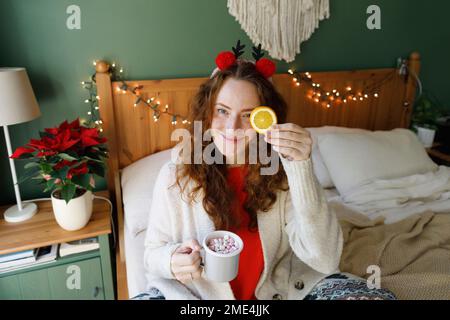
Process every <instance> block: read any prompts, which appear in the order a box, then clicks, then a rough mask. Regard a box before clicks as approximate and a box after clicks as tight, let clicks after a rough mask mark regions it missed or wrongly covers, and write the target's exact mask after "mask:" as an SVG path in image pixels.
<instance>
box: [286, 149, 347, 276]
mask: <svg viewBox="0 0 450 320" xmlns="http://www.w3.org/2000/svg"><path fill="white" fill-rule="evenodd" d="M281 162H282V164H283V167H284V169H285V172H286V175H287V177H288V183H289V194H288V196H287V199H286V206H285V218H286V226H285V232H286V233H287V235H288V238H289V243H290V245H291V247H292V250H293V251H294V253H295V254H296V256H297V257H298V258H299V259H300V260H302V261H303V262H304V263H306V264H307V265H309V266H310V267H311V268H313V269H315V270H317V271H319V272H321V273H325V274H329V273H332V272H335V271H336V270H338V266H339V261H340V257H341V253H342V247H343V236H342V230H341V227H340V225H339V222H338V220H337V218H336V215H335V214H334V212H333V211H332V210H330V209H329V207H328V204H327V201H326V197H325V194H324V191H323V189H322V187H321V186H320V185H319V183H318V181H317V178H316V176H315V175H314V171H313V165H312V160H311V158H309V159H307V160H303V161H289V160H287V159H285V158H283V157H281Z"/></svg>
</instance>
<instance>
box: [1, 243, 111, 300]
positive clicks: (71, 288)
mask: <svg viewBox="0 0 450 320" xmlns="http://www.w3.org/2000/svg"><path fill="white" fill-rule="evenodd" d="M103 237H104V238H103ZM99 242H100V249H99V250H95V251H90V252H86V253H80V254H76V255H72V256H67V257H64V258H59V259H58V260H56V261H54V262H51V263H49V264H45V265H40V266H34V267H30V268H28V269H22V270H18V271H13V272H10V273H7V274H0V300H6V299H12V300H20V299H25V300H50V299H58V300H80V299H81V300H104V299H114V289H113V279H112V270H111V260H110V253H109V243H108V238H107V236H100V239H99Z"/></svg>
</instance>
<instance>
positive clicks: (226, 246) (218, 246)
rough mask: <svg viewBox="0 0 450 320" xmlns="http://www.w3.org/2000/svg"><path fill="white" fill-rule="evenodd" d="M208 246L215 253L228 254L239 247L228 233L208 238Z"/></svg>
mask: <svg viewBox="0 0 450 320" xmlns="http://www.w3.org/2000/svg"><path fill="white" fill-rule="evenodd" d="M207 245H208V248H209V249H210V250H212V251H214V252H216V253H220V254H230V253H233V252H234V251H236V250H238V249H239V246H238V243H237V242H236V241H235V240H234V239H233V238H232V237H230V236H229V235H225V236H223V237H220V238H212V239H209V241H208V243H207Z"/></svg>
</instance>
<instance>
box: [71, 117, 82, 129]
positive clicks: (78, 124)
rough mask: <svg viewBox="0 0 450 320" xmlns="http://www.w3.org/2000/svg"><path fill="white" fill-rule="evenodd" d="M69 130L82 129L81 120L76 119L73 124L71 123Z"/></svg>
mask: <svg viewBox="0 0 450 320" xmlns="http://www.w3.org/2000/svg"><path fill="white" fill-rule="evenodd" d="M69 128H70V129H78V128H80V119H79V118H76V119H75V120H73V121H72V122H71V123H69Z"/></svg>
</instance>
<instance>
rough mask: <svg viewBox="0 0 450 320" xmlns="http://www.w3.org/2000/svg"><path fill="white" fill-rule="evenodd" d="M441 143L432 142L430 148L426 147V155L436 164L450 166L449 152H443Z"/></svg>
mask: <svg viewBox="0 0 450 320" xmlns="http://www.w3.org/2000/svg"><path fill="white" fill-rule="evenodd" d="M442 147H443V146H442V144H441V143H438V142H437V143H434V144H433V146H432V147H431V148H428V149H427V152H428V155H429V156H430V157H431V159H433V161H434V162H436V163H437V164H438V165H443V166H450V153H447V152H444V151H443V148H442Z"/></svg>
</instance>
